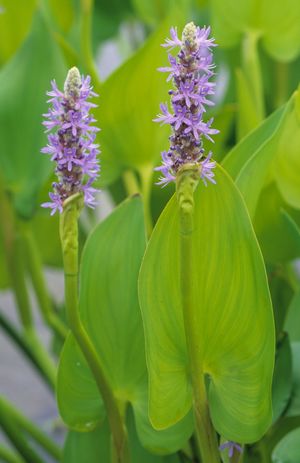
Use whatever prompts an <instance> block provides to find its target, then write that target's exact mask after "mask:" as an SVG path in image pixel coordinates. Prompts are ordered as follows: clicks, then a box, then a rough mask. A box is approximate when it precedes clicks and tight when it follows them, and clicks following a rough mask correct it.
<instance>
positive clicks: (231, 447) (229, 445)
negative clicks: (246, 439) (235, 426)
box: [219, 441, 243, 458]
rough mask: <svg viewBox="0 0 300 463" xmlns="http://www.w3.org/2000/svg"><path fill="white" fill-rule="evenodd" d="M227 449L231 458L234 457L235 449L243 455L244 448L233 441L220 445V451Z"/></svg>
mask: <svg viewBox="0 0 300 463" xmlns="http://www.w3.org/2000/svg"><path fill="white" fill-rule="evenodd" d="M225 449H228V456H229V458H232V457H233V454H234V449H236V450H237V451H238V452H239V453H243V447H242V446H241V445H239V444H237V443H236V442H233V441H227V442H224V444H222V445H220V447H219V450H221V451H222V450H225Z"/></svg>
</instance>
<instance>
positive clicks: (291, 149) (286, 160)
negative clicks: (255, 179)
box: [274, 2, 300, 209]
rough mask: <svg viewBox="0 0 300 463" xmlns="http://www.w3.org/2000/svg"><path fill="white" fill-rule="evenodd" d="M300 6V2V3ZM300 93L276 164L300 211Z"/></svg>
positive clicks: (286, 192)
mask: <svg viewBox="0 0 300 463" xmlns="http://www.w3.org/2000/svg"><path fill="white" fill-rule="evenodd" d="M299 4H300V2H299ZM299 29H300V28H299ZM299 153H300V91H299V88H298V90H297V91H296V92H295V93H294V95H293V98H292V108H291V111H289V112H288V113H287V115H286V118H285V119H284V120H283V123H282V128H281V136H280V139H279V143H278V146H277V160H276V164H274V178H275V180H276V183H277V185H278V188H279V191H280V193H281V194H282V196H283V198H284V199H285V200H286V202H287V203H288V204H290V205H291V206H292V207H294V208H296V209H300V156H299Z"/></svg>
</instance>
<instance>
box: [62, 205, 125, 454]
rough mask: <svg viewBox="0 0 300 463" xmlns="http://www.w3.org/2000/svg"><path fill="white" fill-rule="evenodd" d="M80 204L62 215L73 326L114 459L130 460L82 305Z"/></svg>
mask: <svg viewBox="0 0 300 463" xmlns="http://www.w3.org/2000/svg"><path fill="white" fill-rule="evenodd" d="M78 214H79V213H78V205H77V201H76V197H75V198H72V199H71V200H70V202H69V203H68V204H65V207H64V212H63V214H62V215H61V222H60V236H61V243H62V250H63V260H64V272H65V301H66V310H67V317H68V322H69V326H70V328H71V331H72V333H73V335H74V337H75V339H76V341H77V343H78V345H79V347H80V349H81V350H82V352H83V354H84V356H85V358H86V361H87V362H88V365H89V367H90V369H91V371H92V373H93V376H94V378H95V381H96V383H97V386H98V389H99V392H100V395H101V397H102V399H103V402H104V405H105V408H106V412H107V417H108V421H109V425H110V430H111V433H112V438H113V442H114V452H115V454H114V455H112V457H113V458H114V460H113V461H115V462H116V463H129V461H130V459H129V447H128V439H127V431H126V428H125V426H124V424H123V421H122V417H121V412H120V410H119V407H118V404H117V401H116V399H115V397H114V395H113V393H112V390H111V388H110V385H109V382H108V380H107V378H106V376H105V374H104V372H103V369H102V365H101V362H100V359H99V357H98V354H97V351H96V349H95V346H94V344H93V343H92V341H91V339H90V337H89V335H88V333H87V332H86V330H85V328H84V326H83V324H82V322H81V319H80V314H79V307H78V223H77V220H78Z"/></svg>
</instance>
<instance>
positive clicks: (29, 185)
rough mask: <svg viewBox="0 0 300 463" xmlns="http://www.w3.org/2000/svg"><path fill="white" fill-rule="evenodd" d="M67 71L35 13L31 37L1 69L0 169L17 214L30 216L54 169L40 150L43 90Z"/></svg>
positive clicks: (43, 109) (61, 78)
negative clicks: (51, 170)
mask: <svg viewBox="0 0 300 463" xmlns="http://www.w3.org/2000/svg"><path fill="white" fill-rule="evenodd" d="M65 72H66V69H65V64H64V61H63V58H62V56H61V53H60V51H59V49H58V46H57V45H56V44H55V43H54V42H53V39H52V37H51V34H50V32H49V30H48V28H47V24H46V22H45V20H44V18H43V16H42V14H41V12H37V13H36V15H35V18H34V21H33V25H32V29H31V32H30V34H29V36H28V37H27V39H26V40H25V41H24V43H23V45H22V46H21V47H20V48H19V50H18V52H17V53H16V54H15V55H14V56H13V57H12V59H11V60H10V61H8V63H7V64H6V66H5V67H4V68H3V69H2V70H1V73H0V139H1V150H0V168H1V170H2V174H3V180H4V181H5V183H6V186H7V187H9V189H10V190H11V191H12V195H13V199H14V202H15V205H16V208H17V209H18V212H20V213H21V214H22V215H23V216H25V217H28V216H30V215H31V214H32V212H33V209H34V206H35V204H36V199H37V194H38V191H39V189H40V188H41V186H42V185H43V183H44V181H45V180H46V179H47V177H48V176H49V172H50V169H51V168H52V166H51V162H50V160H49V158H48V157H47V156H45V155H42V154H41V153H40V149H41V148H42V146H43V145H44V144H46V136H45V134H44V129H43V126H42V113H43V112H45V110H46V109H47V103H46V100H47V96H46V91H47V90H48V89H49V86H50V81H51V79H53V78H56V80H57V82H58V83H59V84H61V83H62V81H63V79H64V77H65ZM45 199H46V198H45Z"/></svg>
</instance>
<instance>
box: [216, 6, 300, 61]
mask: <svg viewBox="0 0 300 463" xmlns="http://www.w3.org/2000/svg"><path fill="white" fill-rule="evenodd" d="M299 21H300V4H299V2H298V0H287V1H286V2H285V3H284V4H283V3H282V2H279V1H276V2H274V1H272V0H260V1H259V2H257V1H256V0H243V1H242V2H240V1H238V0H227V1H226V2H224V1H223V0H212V23H213V30H214V34H215V36H216V39H217V42H219V43H221V44H222V46H223V47H232V46H234V45H236V44H237V43H238V42H239V41H240V40H241V39H242V37H243V35H244V34H245V33H246V32H249V31H250V32H255V33H258V34H259V35H260V36H261V40H262V43H263V46H264V47H265V49H266V50H267V52H268V53H269V54H270V55H271V56H272V57H273V58H275V59H277V60H279V61H291V60H293V59H295V58H296V56H297V55H298V54H299V51H300V28H299ZM279 26H280V32H279Z"/></svg>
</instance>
